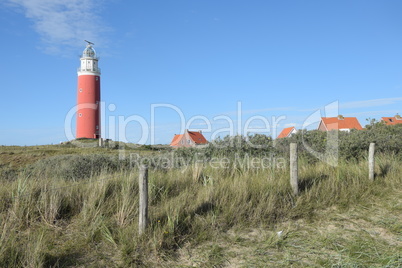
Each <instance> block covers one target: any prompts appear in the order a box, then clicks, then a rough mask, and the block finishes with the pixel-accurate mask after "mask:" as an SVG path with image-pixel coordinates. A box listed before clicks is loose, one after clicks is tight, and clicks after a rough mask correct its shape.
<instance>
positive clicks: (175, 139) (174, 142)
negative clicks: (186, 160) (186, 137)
mask: <svg viewBox="0 0 402 268" xmlns="http://www.w3.org/2000/svg"><path fill="white" fill-rule="evenodd" d="M181 137H183V134H178V135H174V137H173V140H172V142H171V143H170V146H178V145H179V141H180V140H181Z"/></svg>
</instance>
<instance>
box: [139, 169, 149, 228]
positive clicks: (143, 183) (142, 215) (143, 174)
mask: <svg viewBox="0 0 402 268" xmlns="http://www.w3.org/2000/svg"><path fill="white" fill-rule="evenodd" d="M138 183H139V192H140V208H139V224H138V227H139V229H138V233H139V234H140V235H141V234H143V233H144V232H145V229H146V228H147V225H148V167H146V166H141V167H140V175H139V178H138Z"/></svg>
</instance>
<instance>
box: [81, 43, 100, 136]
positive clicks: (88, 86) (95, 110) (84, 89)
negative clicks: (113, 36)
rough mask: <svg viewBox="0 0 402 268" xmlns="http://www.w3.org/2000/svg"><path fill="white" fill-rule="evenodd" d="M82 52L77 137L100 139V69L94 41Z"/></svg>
mask: <svg viewBox="0 0 402 268" xmlns="http://www.w3.org/2000/svg"><path fill="white" fill-rule="evenodd" d="M86 42H87V43H88V44H87V46H86V48H85V49H84V51H83V52H82V57H81V58H80V60H81V66H80V67H79V68H78V87H77V129H76V138H77V139H78V138H89V139H98V138H100V137H101V132H100V73H101V72H100V69H99V67H98V57H97V56H96V52H95V49H94V48H93V45H94V44H93V43H91V42H89V41H86Z"/></svg>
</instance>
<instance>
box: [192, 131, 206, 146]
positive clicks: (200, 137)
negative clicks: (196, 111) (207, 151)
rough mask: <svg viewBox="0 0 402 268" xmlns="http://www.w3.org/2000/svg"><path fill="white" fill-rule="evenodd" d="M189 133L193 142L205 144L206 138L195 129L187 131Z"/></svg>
mask: <svg viewBox="0 0 402 268" xmlns="http://www.w3.org/2000/svg"><path fill="white" fill-rule="evenodd" d="M187 132H188V134H189V135H190V138H191V139H192V140H193V141H194V142H195V144H207V143H208V142H207V140H206V139H205V137H204V135H202V133H201V132H196V131H187Z"/></svg>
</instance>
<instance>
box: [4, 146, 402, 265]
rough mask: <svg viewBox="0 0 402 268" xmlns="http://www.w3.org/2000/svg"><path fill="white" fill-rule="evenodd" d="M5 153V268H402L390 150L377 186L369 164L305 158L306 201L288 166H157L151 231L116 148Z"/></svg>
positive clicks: (397, 171)
mask: <svg viewBox="0 0 402 268" xmlns="http://www.w3.org/2000/svg"><path fill="white" fill-rule="evenodd" d="M131 152H135V153H138V154H141V155H144V154H145V155H147V156H149V155H156V156H157V155H158V154H161V153H155V152H150V151H144V150H137V151H135V150H133V151H131ZM0 156H1V158H0V159H1V164H2V166H1V167H0V168H1V170H2V172H3V173H2V174H3V178H2V179H1V181H0V199H1V205H0V226H1V232H0V267H21V266H24V267H72V266H78V267H88V266H89V267H137V266H140V267H142V266H146V267H192V266H197V267H290V266H293V267H322V266H324V267H401V266H402V255H401V252H402V213H401V212H402V202H401V196H402V187H401V182H402V176H401V174H402V167H401V165H400V161H398V160H397V159H396V158H395V157H393V156H392V155H377V156H376V161H377V167H376V175H377V176H376V179H375V181H373V182H370V181H368V167H367V162H366V161H365V160H364V159H363V160H361V161H349V162H347V161H342V160H341V161H340V163H339V166H338V167H336V168H334V167H330V166H328V165H326V164H324V163H321V162H318V163H314V164H311V163H310V164H309V163H308V162H307V161H305V160H304V159H300V162H299V169H300V183H299V184H300V187H301V194H300V195H299V196H297V197H296V196H294V195H293V194H292V190H291V188H290V185H289V169H288V167H287V165H285V166H284V167H277V166H274V167H270V168H264V169H262V168H250V167H248V166H246V165H244V166H241V165H239V164H238V163H237V164H236V161H234V159H232V160H233V161H229V162H230V163H227V164H225V167H219V168H214V167H213V166H211V165H210V164H209V163H204V164H190V165H188V166H181V167H177V168H169V169H164V168H157V167H155V168H154V167H152V168H150V170H149V198H150V211H149V213H150V215H149V220H150V225H149V228H148V229H147V231H146V233H145V234H144V235H143V236H139V235H138V169H137V167H135V166H134V167H133V166H132V165H130V163H129V161H128V160H125V161H124V160H123V161H122V160H118V152H117V151H116V150H111V149H104V148H103V149H102V148H92V149H88V148H66V147H63V146H48V147H46V148H45V147H1V149H0ZM16 156H18V159H21V161H20V162H19V164H18V165H17V164H15V161H14V160H15V158H13V157H16ZM9 159H14V160H12V161H9ZM6 171H7V172H8V173H7V172H6ZM11 171H12V172H13V173H12V174H11V173H10V172H11ZM4 174H8V175H7V176H5V175H4Z"/></svg>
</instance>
